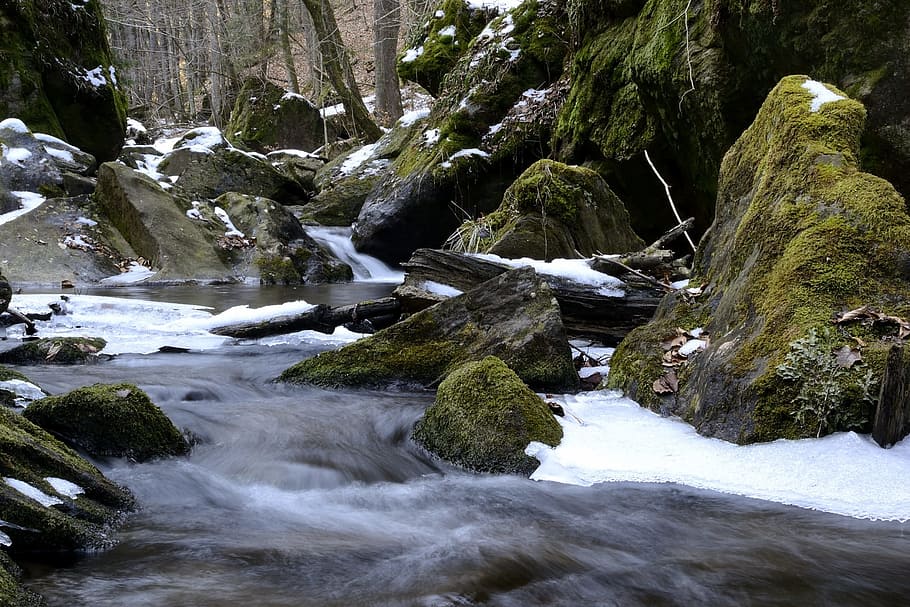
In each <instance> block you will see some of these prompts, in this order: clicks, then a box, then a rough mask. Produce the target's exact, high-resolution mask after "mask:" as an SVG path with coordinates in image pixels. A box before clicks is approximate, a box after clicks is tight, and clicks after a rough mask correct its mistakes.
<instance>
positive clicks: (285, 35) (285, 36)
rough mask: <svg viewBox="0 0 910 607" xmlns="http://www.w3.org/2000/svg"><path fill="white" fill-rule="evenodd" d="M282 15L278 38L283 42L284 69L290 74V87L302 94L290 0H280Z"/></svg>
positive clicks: (291, 89) (279, 19)
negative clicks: (298, 75)
mask: <svg viewBox="0 0 910 607" xmlns="http://www.w3.org/2000/svg"><path fill="white" fill-rule="evenodd" d="M278 2H279V3H280V4H279V11H280V17H279V18H278V39H279V41H280V44H281V56H282V58H283V59H284V69H285V71H286V72H287V74H288V89H289V90H290V91H291V92H292V93H296V94H300V81H299V80H298V79H297V67H296V66H295V65H294V53H293V52H292V51H291V32H290V25H291V19H290V16H289V14H288V13H289V10H288V3H289V2H290V0H278Z"/></svg>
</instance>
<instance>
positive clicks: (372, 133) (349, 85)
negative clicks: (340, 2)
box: [303, 0, 382, 142]
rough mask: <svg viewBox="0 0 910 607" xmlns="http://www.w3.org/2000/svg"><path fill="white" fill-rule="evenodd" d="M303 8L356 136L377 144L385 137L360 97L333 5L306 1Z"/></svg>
mask: <svg viewBox="0 0 910 607" xmlns="http://www.w3.org/2000/svg"><path fill="white" fill-rule="evenodd" d="M303 5H304V6H305V7H306V9H307V11H308V12H309V13H310V17H311V18H312V19H313V27H314V29H315V30H316V36H317V38H318V39H319V50H320V51H321V53H322V61H323V68H324V69H325V71H326V73H327V74H328V76H329V80H330V81H331V82H332V87H333V88H334V89H335V92H336V93H337V94H338V96H339V97H341V103H342V104H343V105H344V110H345V112H346V113H347V116H348V118H349V119H350V120H351V124H352V126H353V129H354V131H355V134H356V135H357V136H359V137H362V138H363V139H364V140H366V141H367V142H373V141H376V140H377V139H379V137H380V136H381V135H382V131H381V130H380V129H379V127H378V126H377V125H376V123H375V122H373V119H372V118H371V117H370V113H369V112H368V111H367V108H366V105H364V103H363V99H362V98H361V96H360V90H359V89H358V88H357V83H356V82H355V81H354V71H353V70H352V69H351V63H350V61H349V60H348V54H347V48H345V46H344V42H343V41H342V40H341V33H340V31H339V30H338V24H337V23H336V22H335V13H334V12H333V11H332V6H331V5H330V4H329V2H328V0H303Z"/></svg>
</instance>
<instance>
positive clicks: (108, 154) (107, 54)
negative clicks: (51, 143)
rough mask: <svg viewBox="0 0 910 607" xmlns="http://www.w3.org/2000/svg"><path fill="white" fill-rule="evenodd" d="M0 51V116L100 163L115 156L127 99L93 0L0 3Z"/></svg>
mask: <svg viewBox="0 0 910 607" xmlns="http://www.w3.org/2000/svg"><path fill="white" fill-rule="evenodd" d="M0 55H2V56H3V61H2V65H0V118H6V117H16V118H18V119H20V120H22V121H23V122H25V123H26V124H28V125H29V127H31V128H32V129H33V130H35V131H40V132H43V133H49V134H50V135H54V136H56V137H60V138H62V139H64V140H66V141H68V142H69V143H71V144H73V145H75V146H76V147H78V148H80V149H82V150H85V151H86V152H88V153H89V154H91V155H93V156H94V157H96V158H98V159H99V160H101V161H104V160H113V159H114V158H116V157H117V153H118V152H119V150H120V148H121V146H122V145H123V140H124V133H125V131H126V101H125V99H124V95H123V93H122V91H121V90H120V88H119V86H118V84H117V75H116V71H115V69H114V67H113V58H112V56H111V51H110V47H109V46H108V40H107V35H106V33H105V27H104V17H103V15H102V14H101V3H100V2H98V1H97V0H88V1H86V2H78V3H72V2H69V1H68V0H21V1H17V2H4V3H3V5H2V6H0Z"/></svg>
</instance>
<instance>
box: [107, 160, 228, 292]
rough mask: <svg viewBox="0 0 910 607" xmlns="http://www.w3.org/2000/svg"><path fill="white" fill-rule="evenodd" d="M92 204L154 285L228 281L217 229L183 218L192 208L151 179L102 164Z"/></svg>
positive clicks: (119, 166)
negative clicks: (145, 266)
mask: <svg viewBox="0 0 910 607" xmlns="http://www.w3.org/2000/svg"><path fill="white" fill-rule="evenodd" d="M95 201H96V202H97V203H98V205H99V207H100V209H101V211H102V212H103V213H104V215H105V216H107V218H108V219H109V221H110V222H111V223H112V224H113V226H114V227H115V228H116V229H117V231H118V232H119V233H120V234H121V235H122V237H123V239H125V241H126V243H127V244H128V246H129V247H131V248H132V250H133V251H135V254H136V256H137V257H138V256H141V257H144V258H145V259H146V260H148V261H149V263H151V265H152V267H154V268H156V269H157V270H158V272H157V274H156V275H155V278H154V279H155V280H162V281H168V280H190V279H192V280H201V281H208V282H212V281H225V280H230V279H232V278H233V274H232V271H231V270H230V268H229V267H228V265H227V264H226V262H225V260H224V259H223V250H219V249H220V247H219V245H218V241H217V238H218V235H219V234H218V233H217V232H215V231H214V229H213V226H217V225H218V224H212V223H209V222H198V221H194V220H193V219H192V218H191V217H189V216H188V215H187V211H190V210H191V209H192V205H191V204H190V203H189V202H185V201H183V200H182V199H179V198H175V197H174V196H172V195H171V194H170V193H168V192H166V191H165V190H164V189H162V188H161V186H160V185H159V184H158V183H157V182H156V181H154V180H153V179H151V178H150V177H148V176H146V175H143V174H142V173H139V172H137V171H134V170H132V169H130V168H129V167H127V166H125V165H122V164H120V163H115V162H107V163H104V164H103V165H101V168H100V169H99V171H98V188H97V190H96V191H95ZM221 227H223V224H221ZM223 233H224V230H223V229H222V230H221V234H223Z"/></svg>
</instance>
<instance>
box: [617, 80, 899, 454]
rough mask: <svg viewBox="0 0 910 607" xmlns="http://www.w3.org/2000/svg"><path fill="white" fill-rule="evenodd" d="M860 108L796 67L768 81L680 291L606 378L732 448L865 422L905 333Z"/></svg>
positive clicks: (887, 203) (891, 206)
mask: <svg viewBox="0 0 910 607" xmlns="http://www.w3.org/2000/svg"><path fill="white" fill-rule="evenodd" d="M865 117H866V112H865V110H864V108H863V106H862V105H861V104H860V103H858V102H856V101H853V100H851V99H847V98H846V96H845V95H844V93H843V92H841V91H839V90H837V89H836V88H834V87H832V86H830V85H823V84H822V83H819V82H816V81H811V80H809V79H808V78H807V77H805V76H789V77H787V78H784V79H783V80H782V81H781V82H780V83H779V84H778V85H777V86H776V87H775V88H774V90H773V91H772V92H771V93H770V95H769V96H768V98H767V100H766V101H765V103H764V105H762V108H761V110H760V111H759V113H758V116H757V117H756V119H755V122H754V123H753V124H752V125H751V126H750V127H749V128H748V129H747V130H746V131H745V133H743V135H742V137H740V139H739V140H738V141H737V142H736V144H735V145H734V146H733V147H732V148H731V149H730V150H729V152H728V153H727V154H726V156H725V157H724V161H723V164H722V165H721V171H720V181H719V186H718V197H717V212H716V217H715V220H714V223H713V225H712V227H711V229H710V231H709V232H708V234H707V235H706V236H705V238H704V239H703V240H702V242H701V243H700V245H699V248H698V254H697V256H696V260H695V268H694V278H693V281H692V283H691V284H690V290H688V291H687V290H683V291H679V292H676V293H674V294H671V295H669V296H668V297H667V298H666V299H665V300H664V301H663V302H662V304H661V306H660V308H659V309H658V311H657V313H656V315H655V317H654V320H653V321H652V322H650V323H648V324H647V325H644V326H643V327H640V328H638V329H636V330H634V331H632V332H631V333H630V334H629V335H628V336H627V337H626V339H625V340H624V341H623V342H622V344H620V346H619V348H618V349H617V351H616V353H615V354H614V356H613V358H612V361H611V364H610V376H609V385H610V386H611V387H615V388H621V389H623V390H625V392H626V393H627V394H629V395H630V396H631V397H632V398H635V399H636V400H638V401H639V402H640V403H642V404H643V405H647V406H650V407H652V408H653V409H655V410H659V411H662V412H665V413H670V414H674V415H678V416H680V417H682V418H683V419H685V420H686V421H688V422H690V423H691V424H693V425H694V426H695V428H696V429H697V430H698V431H699V432H700V433H702V434H706V435H709V436H716V437H719V438H722V439H725V440H729V441H735V442H739V443H751V442H755V441H767V440H775V439H778V438H799V437H807V436H819V435H823V434H827V433H829V432H833V431H838V430H849V429H855V430H861V431H868V430H869V429H871V422H872V416H873V413H874V404H875V401H876V400H877V398H878V395H879V385H880V384H881V381H882V375H883V372H884V368H885V363H886V359H887V354H888V350H889V348H890V344H891V343H893V340H894V338H896V337H898V336H902V335H904V334H905V331H910V326H906V327H905V325H906V322H905V321H903V320H901V319H902V318H906V317H907V314H908V312H910V308H908V306H907V304H906V302H907V301H910V283H908V280H910V271H908V263H907V260H908V259H910V216H908V214H907V209H906V203H905V201H904V199H903V198H902V197H901V196H900V194H898V193H897V192H896V191H895V189H894V188H893V187H892V186H891V184H889V183H888V182H886V181H884V180H882V179H880V178H878V177H874V176H872V175H870V174H868V173H863V172H862V171H860V170H859V164H858V162H859V158H860V151H861V150H860V138H861V136H862V133H863V127H864V124H865ZM832 321H834V322H832ZM694 329H703V332H702V331H699V332H697V333H696V334H693V330H694ZM696 335H697V340H698V341H696V342H695V343H692V344H688V345H687V346H685V353H683V348H682V344H683V342H686V343H687V342H688V340H689V339H690V338H694V337H696ZM705 335H709V336H710V338H708V339H706V338H705Z"/></svg>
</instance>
